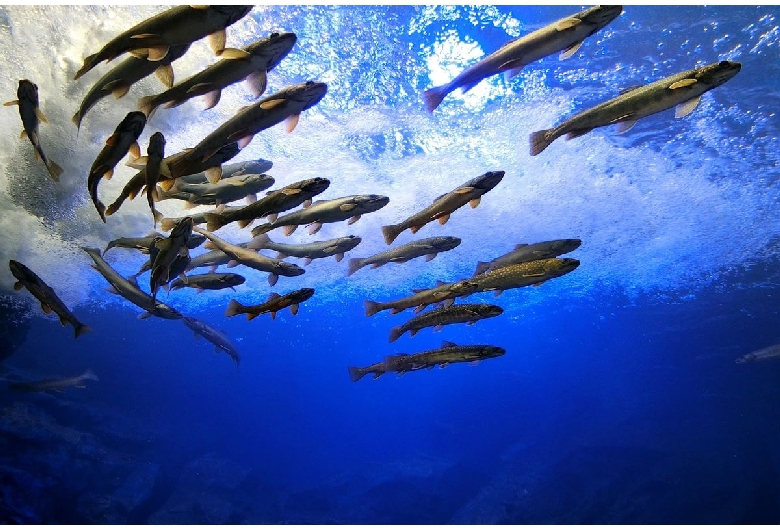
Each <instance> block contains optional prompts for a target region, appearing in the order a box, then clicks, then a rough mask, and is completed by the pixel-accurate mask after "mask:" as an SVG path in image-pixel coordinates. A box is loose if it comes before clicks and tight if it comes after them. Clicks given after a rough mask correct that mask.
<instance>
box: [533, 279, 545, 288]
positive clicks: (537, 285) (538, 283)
mask: <svg viewBox="0 0 780 530" xmlns="http://www.w3.org/2000/svg"><path fill="white" fill-rule="evenodd" d="M546 281H547V280H544V281H541V282H537V283H534V284H532V287H539V286H540V285H542V284H543V283H544V282H546Z"/></svg>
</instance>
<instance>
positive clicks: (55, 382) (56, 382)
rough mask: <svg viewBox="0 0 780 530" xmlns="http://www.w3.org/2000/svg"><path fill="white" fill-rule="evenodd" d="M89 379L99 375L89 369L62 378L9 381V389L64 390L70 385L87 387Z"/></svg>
mask: <svg viewBox="0 0 780 530" xmlns="http://www.w3.org/2000/svg"><path fill="white" fill-rule="evenodd" d="M87 380H92V381H97V380H98V377H97V376H96V375H95V373H94V372H93V371H92V370H87V371H86V372H84V373H83V374H81V375H77V376H75V377H65V378H62V379H43V380H41V381H19V382H9V383H8V390H13V391H14V392H47V391H49V390H51V391H54V392H64V391H65V390H66V389H68V388H70V387H75V388H86V387H87V385H86V382H87Z"/></svg>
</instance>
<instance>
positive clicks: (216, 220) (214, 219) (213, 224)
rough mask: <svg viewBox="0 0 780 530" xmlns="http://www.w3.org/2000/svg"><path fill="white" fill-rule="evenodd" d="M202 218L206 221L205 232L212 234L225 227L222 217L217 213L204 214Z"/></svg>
mask: <svg viewBox="0 0 780 530" xmlns="http://www.w3.org/2000/svg"><path fill="white" fill-rule="evenodd" d="M203 218H204V219H205V220H206V230H208V231H209V232H214V231H215V230H219V229H220V228H222V227H223V226H225V220H224V216H223V215H222V214H219V213H206V214H203Z"/></svg>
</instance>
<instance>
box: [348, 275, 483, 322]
mask: <svg viewBox="0 0 780 530" xmlns="http://www.w3.org/2000/svg"><path fill="white" fill-rule="evenodd" d="M477 287H478V286H477V284H476V283H474V282H472V281H471V280H461V281H459V282H454V283H444V282H438V285H437V286H436V287H432V288H430V289H418V290H416V291H415V293H414V294H413V295H411V296H407V297H406V298H401V299H399V300H393V301H392V302H384V303H380V302H374V301H373V300H365V301H364V302H363V307H365V309H366V316H367V317H370V316H372V315H375V314H376V313H378V312H380V311H384V310H386V309H391V311H390V313H391V314H393V315H394V314H396V313H400V312H401V311H403V310H404V309H408V308H410V307H415V308H416V311H415V312H417V313H419V312H420V311H422V310H423V309H425V307H427V306H428V305H430V304H438V303H442V302H444V303H445V306H450V305H452V302H453V301H454V300H455V299H456V298H460V297H465V296H468V295H470V294H473V293H475V292H477Z"/></svg>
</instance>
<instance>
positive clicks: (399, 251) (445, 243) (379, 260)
mask: <svg viewBox="0 0 780 530" xmlns="http://www.w3.org/2000/svg"><path fill="white" fill-rule="evenodd" d="M458 245H460V238H459V237H451V236H441V237H429V238H427V239H420V240H417V241H412V242H411V243H406V244H404V245H400V246H398V247H395V248H391V249H390V250H386V251H384V252H380V253H379V254H374V255H373V256H370V257H368V258H352V259H351V260H349V270H348V271H347V276H351V275H353V274H354V273H356V272H357V271H358V270H360V269H362V268H363V267H365V266H366V265H371V268H372V269H376V268H377V267H381V266H382V265H384V264H385V263H406V262H407V261H409V260H411V259H414V258H419V257H420V256H425V261H431V260H432V259H433V258H435V257H436V255H437V254H438V253H439V252H446V251H448V250H452V249H454V248H455V247H457V246H458Z"/></svg>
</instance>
